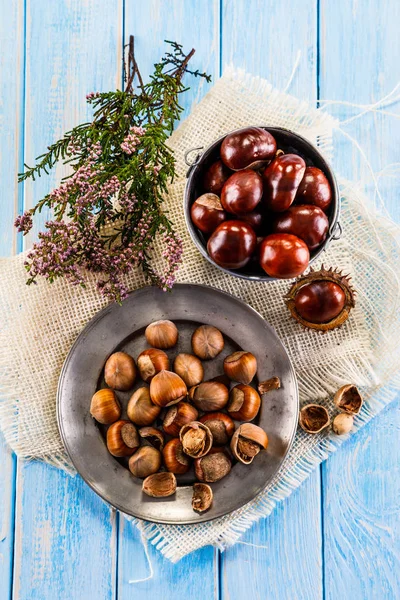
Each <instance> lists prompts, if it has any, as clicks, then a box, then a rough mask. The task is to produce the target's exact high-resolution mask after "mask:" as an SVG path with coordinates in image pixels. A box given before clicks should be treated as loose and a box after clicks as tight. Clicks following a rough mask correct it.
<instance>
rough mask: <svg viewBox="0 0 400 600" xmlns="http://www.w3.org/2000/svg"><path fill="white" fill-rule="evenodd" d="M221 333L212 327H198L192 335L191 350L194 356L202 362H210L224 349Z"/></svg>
mask: <svg viewBox="0 0 400 600" xmlns="http://www.w3.org/2000/svg"><path fill="white" fill-rule="evenodd" d="M224 345H225V342H224V338H223V335H222V333H221V332H220V330H219V329H217V328H216V327H213V326H212V325H200V327H198V328H197V329H196V331H195V332H194V333H193V335H192V348H193V352H194V353H195V355H196V356H198V357H199V358H201V359H202V360H210V359H212V358H215V357H216V356H218V354H219V353H220V352H222V350H223V349H224Z"/></svg>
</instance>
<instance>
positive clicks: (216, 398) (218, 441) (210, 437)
mask: <svg viewBox="0 0 400 600" xmlns="http://www.w3.org/2000/svg"><path fill="white" fill-rule="evenodd" d="M178 336H179V332H178V328H177V327H176V325H175V324H174V323H173V322H172V321H168V320H162V321H156V322H154V323H151V324H150V325H149V326H148V327H147V328H146V330H145V337H146V341H147V342H148V344H149V345H150V346H151V347H150V348H148V349H146V350H143V351H142V352H141V353H140V354H139V356H138V357H137V360H136V362H135V360H134V359H133V357H132V356H130V355H129V354H127V353H125V352H116V353H114V354H112V355H111V356H110V357H109V358H108V360H107V362H106V364H105V367H104V379H105V382H106V384H107V385H108V386H109V387H108V388H104V389H100V390H98V391H97V392H96V393H95V394H94V396H93V397H92V400H91V405H90V413H91V415H92V416H93V417H94V418H95V419H96V420H97V421H98V422H99V423H101V424H103V425H107V426H108V429H107V433H106V443H107V448H108V451H109V452H110V453H111V454H112V455H113V456H115V457H128V458H129V463H128V467H129V470H130V471H131V473H132V475H134V476H135V477H138V478H141V479H143V484H142V490H143V492H144V493H145V494H147V495H149V496H152V497H154V498H163V497H167V496H171V495H172V494H174V493H175V491H176V487H177V480H176V477H175V475H181V474H184V473H187V471H189V469H190V467H191V466H192V463H193V466H194V473H195V477H196V479H197V480H198V482H197V483H195V484H194V485H193V497H192V507H193V509H194V510H195V511H198V512H203V511H205V510H207V509H208V508H209V507H210V506H211V504H212V500H213V492H212V489H211V487H210V486H209V485H208V484H209V483H213V482H216V481H219V480H220V479H222V478H223V477H225V476H226V475H227V474H228V473H229V472H230V470H231V467H232V461H233V460H237V461H240V462H241V463H244V464H246V465H250V464H251V463H252V462H253V459H254V458H255V457H256V456H257V454H259V453H260V452H261V451H262V450H265V449H266V448H267V446H268V437H267V434H266V433H265V431H264V430H263V429H262V428H261V427H259V426H257V425H255V424H253V423H249V421H252V420H253V419H255V418H256V416H257V414H258V412H259V410H260V406H261V397H260V394H263V393H265V392H266V391H269V390H270V389H276V388H278V387H280V383H279V380H278V379H277V378H272V379H271V380H268V381H267V382H263V383H260V384H259V386H258V390H259V391H257V390H256V389H255V388H254V387H252V386H251V385H250V383H251V382H252V381H253V379H254V377H255V375H256V372H257V359H256V357H255V356H254V355H253V354H252V353H251V352H246V351H238V352H234V353H233V354H230V355H229V356H227V357H226V358H225V359H224V360H223V361H221V373H222V371H223V373H224V374H223V375H221V376H220V377H217V378H215V379H213V380H210V381H203V379H204V368H203V364H202V361H207V360H212V359H215V358H216V357H217V356H218V355H219V354H220V353H221V352H222V350H223V348H224V343H225V342H224V337H223V335H222V333H221V332H220V331H219V330H218V329H217V328H215V327H213V326H211V325H201V326H199V327H198V328H197V329H196V330H195V331H194V332H193V335H192V338H191V345H192V351H193V354H185V353H180V354H177V355H176V356H175V358H174V361H173V364H170V360H169V358H168V356H167V354H166V352H164V350H166V349H170V348H173V347H174V346H175V345H176V343H177V341H178ZM139 377H140V378H141V379H142V381H143V385H142V386H141V387H139V388H138V389H137V390H136V391H135V392H134V393H133V394H132V396H131V398H130V399H129V401H128V404H127V406H126V414H127V416H128V419H123V418H121V415H122V407H121V403H120V401H119V399H118V396H117V394H116V392H118V391H127V390H130V389H131V388H132V387H133V385H134V383H135V381H136V380H137V379H138V378H139ZM146 384H149V385H146ZM229 388H231V389H229ZM235 421H236V422H238V423H236V424H235Z"/></svg>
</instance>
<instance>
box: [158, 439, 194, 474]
mask: <svg viewBox="0 0 400 600" xmlns="http://www.w3.org/2000/svg"><path fill="white" fill-rule="evenodd" d="M163 457H164V464H165V467H166V469H167V470H168V471H170V472H171V473H177V474H183V473H186V472H187V471H189V469H190V463H191V460H190V458H189V456H188V455H187V454H185V453H184V451H183V446H182V443H181V441H180V440H178V438H174V439H173V440H170V441H169V442H167V443H166V444H165V448H164V450H163Z"/></svg>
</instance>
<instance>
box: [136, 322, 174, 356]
mask: <svg viewBox="0 0 400 600" xmlns="http://www.w3.org/2000/svg"><path fill="white" fill-rule="evenodd" d="M144 335H145V337H146V340H147V342H148V344H150V346H153V347H154V348H161V349H162V350H165V349H166V348H172V347H173V346H175V344H176V342H177V341H178V335H179V333H178V329H177V327H176V325H175V323H173V322H172V321H168V320H166V319H164V320H161V321H155V322H154V323H150V325H148V326H147V327H146V331H145V332H144Z"/></svg>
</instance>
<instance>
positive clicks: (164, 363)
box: [137, 348, 169, 383]
mask: <svg viewBox="0 0 400 600" xmlns="http://www.w3.org/2000/svg"><path fill="white" fill-rule="evenodd" d="M137 366H138V369H139V373H140V377H141V378H142V379H143V381H145V382H146V383H150V381H151V380H152V379H153V377H154V375H156V374H157V373H159V372H160V371H163V370H165V371H168V369H169V359H168V356H167V355H166V354H165V352H163V350H159V349H158V348H149V349H148V350H143V352H141V353H140V354H139V356H138V359H137Z"/></svg>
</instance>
